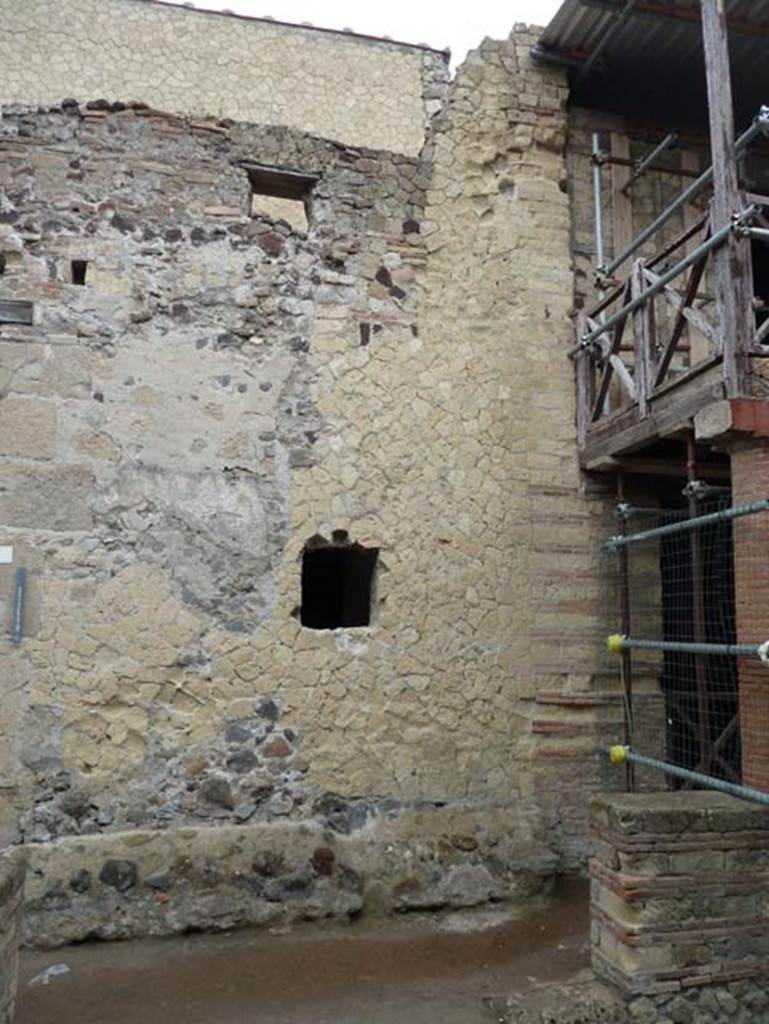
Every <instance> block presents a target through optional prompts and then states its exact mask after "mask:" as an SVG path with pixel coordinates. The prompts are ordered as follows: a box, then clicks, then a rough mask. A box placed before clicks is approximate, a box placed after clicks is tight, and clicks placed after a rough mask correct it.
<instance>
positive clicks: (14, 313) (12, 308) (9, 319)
mask: <svg viewBox="0 0 769 1024" xmlns="http://www.w3.org/2000/svg"><path fill="white" fill-rule="evenodd" d="M34 318H35V304H34V302H28V301H26V300H24V299H0V324H33V323H34Z"/></svg>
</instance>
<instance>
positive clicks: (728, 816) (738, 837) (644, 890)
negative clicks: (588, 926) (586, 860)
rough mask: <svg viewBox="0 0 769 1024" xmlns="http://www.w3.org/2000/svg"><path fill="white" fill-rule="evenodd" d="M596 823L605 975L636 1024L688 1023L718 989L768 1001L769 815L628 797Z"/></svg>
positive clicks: (608, 800)
mask: <svg viewBox="0 0 769 1024" xmlns="http://www.w3.org/2000/svg"><path fill="white" fill-rule="evenodd" d="M591 823H592V841H593V857H592V860H591V864H590V874H591V922H592V944H593V967H594V969H595V971H596V973H597V974H598V975H599V976H601V977H603V978H604V979H606V980H607V981H609V982H611V983H612V984H613V985H615V986H617V987H618V988H619V989H620V990H621V992H622V993H623V995H624V996H625V997H626V999H627V1000H628V1003H629V1008H630V1011H631V1019H633V1020H640V1021H643V1022H648V1024H652V1022H653V1021H657V1020H667V1019H669V1018H668V1017H667V1016H666V1014H668V1013H670V1008H671V1006H680V1005H684V1009H683V1010H681V1011H680V1012H681V1013H683V1016H681V1015H673V1016H672V1019H673V1020H674V1021H679V1020H680V1021H684V1020H686V1021H688V1020H690V1019H693V1018H692V1017H691V1013H692V1007H698V1006H699V1005H700V1004H702V1006H703V1007H705V1006H706V1004H708V1003H709V1002H710V1001H712V999H713V998H716V997H715V996H714V995H713V993H714V992H723V993H725V996H724V999H725V1000H726V1001H727V1002H728V1001H729V1000H731V1001H732V1002H733V1003H734V1004H735V1005H736V1006H740V1005H743V1004H744V1005H745V1006H750V1005H751V1000H752V999H753V998H754V997H755V999H756V1000H757V1001H760V998H761V996H762V995H763V993H764V979H765V975H766V971H767V969H769V913H768V912H767V907H768V903H767V896H768V895H769V810H767V809H765V808H762V807H760V806H757V805H754V804H749V803H746V802H743V801H738V800H735V799H734V798H732V797H728V796H724V795H722V794H719V793H714V792H677V793H659V794H643V795H640V794H621V795H620V794H616V795H613V796H605V797H598V798H596V799H594V800H593V803H592V808H591ZM734 985H737V986H738V987H737V989H734V988H733V986H734ZM735 992H737V994H738V995H739V999H736V997H735ZM703 993H710V994H709V995H708V994H703ZM718 998H720V996H719V997H718ZM716 1001H717V1000H716ZM725 1005H726V1002H724V1006H725ZM634 1007H635V1009H634ZM686 1007H688V1009H687V1008H686ZM687 1014H689V1015H688V1016H687ZM703 1019H704V1020H710V1019H715V1020H720V1019H721V1018H719V1017H715V1018H711V1017H709V1016H705V1017H704V1018H703ZM761 1019H763V1018H761Z"/></svg>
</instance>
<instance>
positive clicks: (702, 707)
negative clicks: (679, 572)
mask: <svg viewBox="0 0 769 1024" xmlns="http://www.w3.org/2000/svg"><path fill="white" fill-rule="evenodd" d="M686 478H687V480H688V482H689V487H688V488H687V494H688V501H689V516H690V520H689V521H690V522H691V521H692V520H696V519H697V518H698V517H697V512H698V511H699V509H698V507H697V493H696V487H695V484H696V483H697V449H696V446H695V443H694V435H693V434H690V435H689V436H688V437H687V439H686ZM700 529H701V527H699V526H692V528H691V530H690V531H689V550H690V552H691V563H692V639H693V640H694V643H695V645H697V646H699V645H700V644H703V643H704V642H705V640H706V639H707V637H706V634H705V594H704V588H703V581H702V544H701V538H700ZM703 657H704V656H703V654H702V653H701V652H696V653H695V654H694V678H695V681H696V693H697V738H698V742H699V754H698V762H697V768H698V769H699V770H702V771H704V772H707V771H708V770H709V768H710V756H711V755H710V727H709V725H708V722H709V721H710V698H709V695H708V676H707V671H706V666H705V662H704V660H703Z"/></svg>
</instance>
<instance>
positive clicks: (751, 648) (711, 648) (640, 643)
mask: <svg viewBox="0 0 769 1024" xmlns="http://www.w3.org/2000/svg"><path fill="white" fill-rule="evenodd" d="M607 646H608V648H609V650H610V651H611V652H612V653H613V654H619V653H620V652H622V651H676V652H678V653H679V654H721V655H724V656H727V655H737V656H739V657H743V656H744V657H751V656H752V657H756V658H761V656H762V655H761V651H762V648H763V647H764V644H706V643H690V642H689V641H685V640H635V639H634V638H633V637H629V636H621V635H620V634H619V633H615V634H614V635H613V636H610V637H609V639H608V641H607Z"/></svg>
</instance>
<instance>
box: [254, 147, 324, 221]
mask: <svg viewBox="0 0 769 1024" xmlns="http://www.w3.org/2000/svg"><path fill="white" fill-rule="evenodd" d="M243 166H244V169H245V172H246V174H247V175H248V181H249V184H250V186H251V192H250V195H249V214H250V216H252V217H269V218H270V220H284V221H286V222H287V223H288V225H289V227H290V228H291V229H292V230H293V231H299V232H301V233H306V232H307V229H308V228H309V225H310V221H311V217H312V209H311V199H312V190H313V188H314V187H315V185H316V184H317V182H318V175H317V174H308V173H306V172H304V171H295V170H289V169H287V168H284V167H272V166H269V165H268V164H244V165H243Z"/></svg>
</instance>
